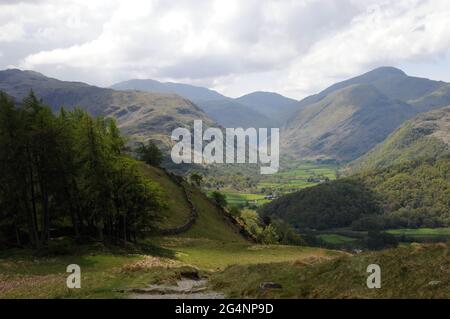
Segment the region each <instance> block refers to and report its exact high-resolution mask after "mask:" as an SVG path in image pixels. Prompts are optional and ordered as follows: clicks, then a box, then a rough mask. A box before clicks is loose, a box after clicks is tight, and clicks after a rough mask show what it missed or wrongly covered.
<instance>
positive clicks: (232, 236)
mask: <svg viewBox="0 0 450 319" xmlns="http://www.w3.org/2000/svg"><path fill="white" fill-rule="evenodd" d="M190 194H191V197H192V201H193V202H194V205H195V207H196V208H197V212H198V218H197V221H196V222H195V224H194V225H193V226H192V227H191V228H190V229H189V230H188V231H187V232H185V233H183V234H181V235H179V236H178V237H181V238H208V239H210V240H217V241H222V242H227V243H233V242H237V243H245V242H246V240H245V239H244V238H243V237H242V235H240V233H239V229H238V228H237V227H236V226H235V225H233V224H231V222H230V221H229V220H228V219H227V218H226V217H225V216H224V214H223V213H222V211H220V210H219V209H218V208H217V207H216V206H215V205H214V204H212V203H211V201H210V200H209V199H208V198H207V197H206V195H205V194H203V193H202V192H200V191H199V190H198V189H195V188H191V189H190Z"/></svg>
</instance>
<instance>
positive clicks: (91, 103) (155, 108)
mask: <svg viewBox="0 0 450 319" xmlns="http://www.w3.org/2000/svg"><path fill="white" fill-rule="evenodd" d="M30 90H33V91H34V92H35V94H36V95H37V96H39V98H42V100H43V102H44V103H46V104H47V105H49V106H50V107H51V108H52V109H53V111H57V110H59V108H60V107H61V106H64V107H65V108H66V109H69V110H70V109H73V108H75V107H80V108H82V109H84V110H86V111H88V112H89V113H90V114H92V115H94V116H98V115H102V116H112V117H114V118H116V119H117V121H118V125H119V127H120V129H121V130H122V132H123V133H124V134H126V135H127V136H128V137H129V138H130V139H132V140H138V141H143V140H147V139H155V140H158V141H162V142H163V143H164V144H168V143H169V141H170V134H171V132H172V130H173V129H174V128H176V127H180V126H182V127H190V126H192V125H193V121H194V119H195V120H203V122H204V124H205V125H207V126H211V125H214V122H213V121H212V120H211V119H210V118H209V117H208V116H207V115H206V114H205V113H204V112H203V111H202V110H201V109H199V108H198V107H197V106H195V105H194V104H193V103H192V102H190V101H188V100H186V99H184V98H182V97H180V96H177V95H174V94H161V93H148V92H138V91H115V90H112V89H104V88H99V87H95V86H90V85H87V84H85V83H79V82H66V81H59V80H57V79H53V78H49V77H46V76H44V75H42V74H40V73H37V72H32V71H20V70H6V71H0V91H4V92H5V93H7V94H9V95H10V96H13V97H14V98H15V99H16V100H17V101H19V102H20V101H21V100H22V99H23V98H24V97H25V96H26V95H27V94H28V93H29V92H30Z"/></svg>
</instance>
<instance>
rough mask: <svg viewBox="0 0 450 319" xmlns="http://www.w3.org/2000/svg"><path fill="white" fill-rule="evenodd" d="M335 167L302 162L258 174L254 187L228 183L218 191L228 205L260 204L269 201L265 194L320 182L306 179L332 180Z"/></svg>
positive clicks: (281, 193) (334, 176)
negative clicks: (231, 185) (249, 187)
mask: <svg viewBox="0 0 450 319" xmlns="http://www.w3.org/2000/svg"><path fill="white" fill-rule="evenodd" d="M336 169H337V166H336V165H329V164H314V163H303V164H301V165H299V166H297V167H296V168H291V169H287V170H285V171H281V172H279V173H277V174H273V175H261V176H258V177H257V183H256V187H254V188H251V189H246V190H241V191H236V190H234V189H233V187H230V185H226V187H224V188H223V189H221V190H220V192H221V193H223V194H224V195H225V196H226V198H227V202H228V204H229V206H239V205H246V204H248V203H249V204H255V205H257V206H260V205H264V204H266V203H268V202H270V201H269V200H266V199H264V196H265V195H268V194H275V195H284V194H287V193H292V192H295V191H298V190H301V189H303V188H306V187H312V186H315V185H318V184H319V183H320V182H314V181H308V179H311V178H313V179H319V180H325V179H329V180H334V179H336Z"/></svg>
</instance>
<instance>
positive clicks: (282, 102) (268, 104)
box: [235, 92, 298, 122]
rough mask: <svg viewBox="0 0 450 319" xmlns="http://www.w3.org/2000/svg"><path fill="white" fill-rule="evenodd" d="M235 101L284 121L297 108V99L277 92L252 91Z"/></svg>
mask: <svg viewBox="0 0 450 319" xmlns="http://www.w3.org/2000/svg"><path fill="white" fill-rule="evenodd" d="M235 101H237V102H239V103H241V104H244V105H246V106H248V107H250V108H252V109H253V110H255V111H257V112H260V113H262V114H264V115H265V116H267V117H269V118H275V119H278V120H279V121H280V122H284V121H285V120H286V119H287V118H288V117H289V114H290V113H291V112H293V111H294V110H297V109H298V101H297V100H293V99H290V98H287V97H285V96H283V95H281V94H278V93H272V92H253V93H250V94H247V95H244V96H241V97H240V98H237V99H236V100H235Z"/></svg>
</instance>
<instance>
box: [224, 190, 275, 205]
mask: <svg viewBox="0 0 450 319" xmlns="http://www.w3.org/2000/svg"><path fill="white" fill-rule="evenodd" d="M223 194H224V195H225V196H226V198H227V202H228V205H229V206H238V205H246V204H247V203H256V205H262V204H265V203H268V202H269V201H268V200H266V199H264V195H262V194H246V193H237V192H223Z"/></svg>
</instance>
